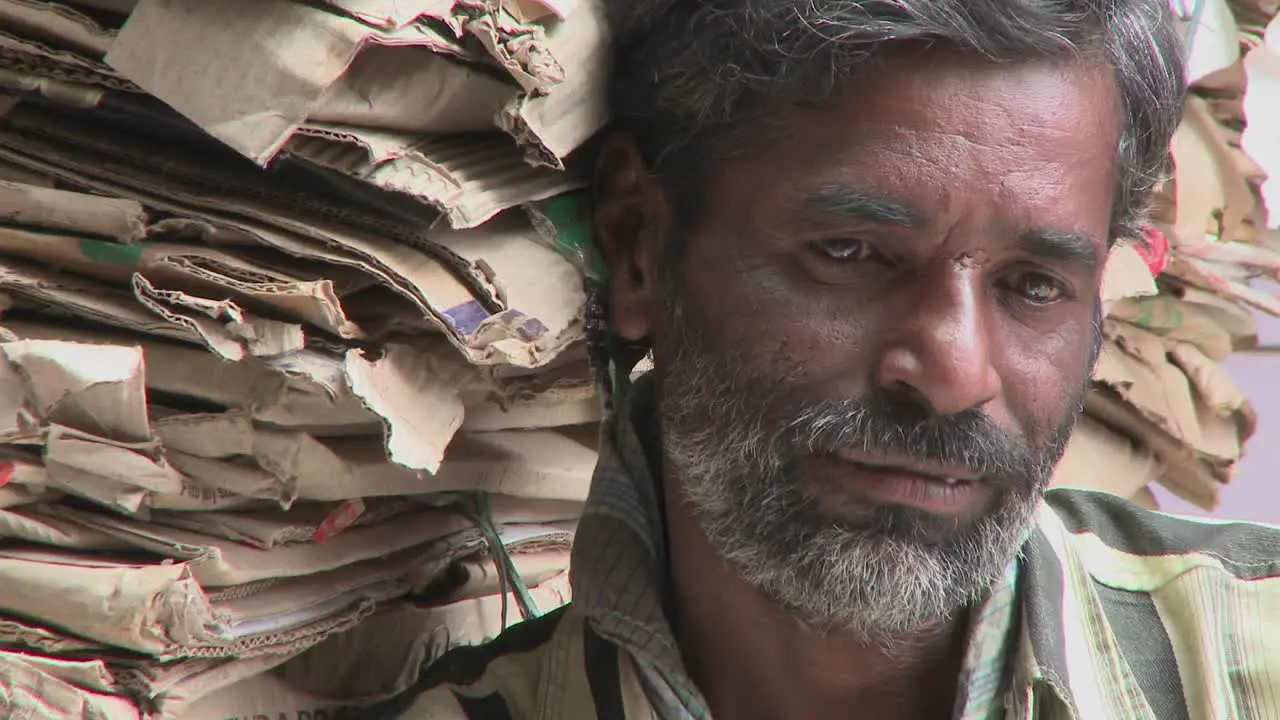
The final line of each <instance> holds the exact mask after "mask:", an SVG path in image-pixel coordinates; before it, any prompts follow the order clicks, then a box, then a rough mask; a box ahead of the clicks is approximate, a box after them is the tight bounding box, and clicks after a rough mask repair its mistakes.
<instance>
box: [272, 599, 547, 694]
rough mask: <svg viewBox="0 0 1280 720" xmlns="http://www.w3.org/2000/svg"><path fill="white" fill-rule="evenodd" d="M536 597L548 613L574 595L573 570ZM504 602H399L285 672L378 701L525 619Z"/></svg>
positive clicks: (322, 689) (308, 686) (294, 681)
mask: <svg viewBox="0 0 1280 720" xmlns="http://www.w3.org/2000/svg"><path fill="white" fill-rule="evenodd" d="M530 595H531V596H532V597H533V600H534V602H535V603H537V605H538V607H539V608H540V609H544V610H545V611H550V610H552V609H555V608H557V607H560V606H561V605H564V604H565V603H567V602H569V600H570V588H569V582H568V575H567V574H562V575H559V576H557V577H555V578H552V579H550V580H548V581H546V582H543V583H542V584H540V585H538V586H536V587H532V588H530ZM502 608H503V598H502V596H501V595H488V596H485V597H481V598H473V599H469V600H462V601H459V602H456V603H452V604H450V605H444V606H438V607H422V606H416V605H413V604H410V603H397V604H393V605H390V606H389V607H388V608H387V609H385V610H383V611H382V612H380V613H377V614H375V615H373V616H371V617H370V618H369V619H367V620H366V621H365V622H363V623H361V624H360V625H359V626H357V627H356V628H353V629H352V630H349V631H347V632H344V633H338V634H335V635H332V636H330V637H329V638H328V639H327V640H326V641H325V642H323V643H321V644H319V645H317V646H315V647H314V648H311V649H310V650H308V651H307V652H305V653H302V654H301V655H299V656H297V657H296V658H293V659H291V660H289V661H288V662H286V663H285V664H284V665H283V666H282V667H281V670H280V673H281V676H282V677H283V678H284V679H285V681H286V682H288V684H289V685H290V686H291V687H294V688H298V689H301V690H304V691H309V692H317V693H325V694H326V695H328V696H330V697H335V698H337V699H339V700H340V701H342V702H343V703H345V704H349V705H365V704H368V703H372V702H377V701H378V700H381V699H384V698H386V697H390V696H393V695H395V694H398V693H400V692H402V691H404V690H405V689H406V688H408V687H409V685H411V684H412V683H413V682H414V681H415V680H417V678H418V674H419V672H421V670H422V669H423V668H424V667H425V666H427V665H429V664H430V663H431V662H433V661H434V660H435V659H436V658H438V657H440V656H441V655H443V654H444V652H445V651H447V650H449V649H450V648H453V647H457V646H459V645H475V644H479V643H483V642H486V641H488V640H491V639H493V638H495V637H497V636H498V635H499V634H500V633H501V632H502V630H503V628H504V627H509V626H510V625H514V624H516V623H518V622H520V621H521V620H522V619H523V618H521V617H520V610H519V607H518V605H517V603H516V602H515V599H514V597H513V596H511V595H508V596H507V602H506V609H507V615H506V617H505V618H504V617H503V615H502Z"/></svg>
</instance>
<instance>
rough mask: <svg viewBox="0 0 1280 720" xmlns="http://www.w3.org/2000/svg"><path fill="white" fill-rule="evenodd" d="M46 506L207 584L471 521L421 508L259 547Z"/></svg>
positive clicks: (270, 573) (307, 565)
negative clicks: (184, 567) (321, 536)
mask: <svg viewBox="0 0 1280 720" xmlns="http://www.w3.org/2000/svg"><path fill="white" fill-rule="evenodd" d="M48 511H49V512H50V513H51V514H54V515H55V516H56V517H61V518H65V519H67V520H70V521H72V522H76V523H80V524H83V525H86V526H88V527H91V528H95V529H98V530H101V531H103V532H105V533H108V534H111V535H114V536H116V537H120V538H123V539H125V540H126V541H128V542H132V543H134V544H135V545H136V547H138V548H139V549H143V550H147V551H150V552H154V553H158V554H160V555H164V556H167V557H171V558H175V559H180V560H186V561H188V564H189V566H190V568H191V572H192V575H193V577H195V578H196V579H197V580H199V582H200V585H201V586H202V587H206V588H210V587H228V586H231V585H242V584H245V583H251V582H259V581H262V580H272V579H281V578H291V577H298V576H302V575H308V574H311V573H316V572H322V571H326V570H333V569H335V568H339V567H343V566H345V565H349V564H351V563H353V562H357V561H360V560H368V559H370V558H375V557H381V556H383V555H387V554H389V553H393V552H396V551H398V550H403V549H405V548H408V547H413V546H415V545H421V544H423V543H426V542H429V541H431V540H438V539H440V538H443V537H445V536H447V535H450V534H452V533H455V532H459V531H462V530H466V529H467V528H469V527H471V523H470V522H469V521H467V520H466V519H464V518H462V517H461V516H459V515H457V514H455V513H452V512H448V511H443V510H435V509H422V510H418V511H416V512H413V513H409V514H405V515H401V516H398V517H395V518H392V519H390V520H388V521H387V522H384V523H379V524H377V525H373V526H370V527H357V528H351V529H348V530H346V531H344V532H342V533H339V534H338V535H336V536H334V537H332V538H330V539H329V540H328V541H326V542H325V543H323V544H317V543H294V544H287V545H280V546H277V547H273V548H271V549H261V548H255V547H251V546H249V545H245V544H242V543H238V542H234V541H230V540H224V539H220V538H216V537H212V536H209V535H203V534H200V533H195V532H191V531H188V530H182V529H179V528H171V527H163V526H156V525H149V524H146V523H141V522H137V521H135V520H130V519H128V518H122V517H113V516H109V515H104V514H99V513H90V512H86V511H82V510H76V509H72V508H68V507H61V506H58V507H50V508H49V510H48Z"/></svg>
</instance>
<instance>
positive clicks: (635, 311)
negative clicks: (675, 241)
mask: <svg viewBox="0 0 1280 720" xmlns="http://www.w3.org/2000/svg"><path fill="white" fill-rule="evenodd" d="M595 189H596V200H595V231H596V233H595V235H596V243H597V246H598V248H599V251H600V254H601V256H602V258H603V260H604V263H605V266H606V267H607V268H608V271H609V309H610V316H611V321H612V324H613V331H614V332H615V333H617V334H618V335H619V336H621V337H622V338H624V339H626V340H631V341H638V340H643V339H645V338H646V337H648V336H649V334H650V332H651V331H652V329H653V321H654V317H655V315H654V311H655V309H656V308H660V307H661V305H660V300H661V298H660V297H659V293H660V288H661V285H660V283H659V282H658V280H659V265H658V263H659V260H660V258H661V257H662V250H661V244H662V240H661V239H662V237H663V235H664V232H665V229H666V227H665V225H666V217H667V210H666V207H665V205H666V203H665V197H664V196H663V194H662V190H661V188H660V186H659V185H658V183H657V181H656V180H655V179H654V178H653V177H652V176H651V174H650V173H649V169H648V167H647V166H646V164H645V162H644V159H643V158H642V157H641V155H640V153H639V151H638V150H637V149H636V146H635V143H634V142H633V141H632V140H631V138H630V137H628V136H627V135H625V134H622V133H615V134H613V135H610V136H608V137H606V138H604V139H603V140H602V142H601V145H600V151H599V159H598V162H597V166H596V176H595Z"/></svg>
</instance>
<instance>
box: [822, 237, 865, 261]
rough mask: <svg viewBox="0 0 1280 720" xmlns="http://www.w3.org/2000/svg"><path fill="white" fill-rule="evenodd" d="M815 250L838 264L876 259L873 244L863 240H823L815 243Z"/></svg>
mask: <svg viewBox="0 0 1280 720" xmlns="http://www.w3.org/2000/svg"><path fill="white" fill-rule="evenodd" d="M814 249H815V250H817V251H818V253H820V254H821V255H822V256H824V257H827V258H830V259H831V260H835V261H837V262H862V261H865V260H871V259H873V258H875V257H876V251H875V249H874V248H872V247H871V243H868V242H865V241H863V240H823V241H822V242H819V243H815V244H814Z"/></svg>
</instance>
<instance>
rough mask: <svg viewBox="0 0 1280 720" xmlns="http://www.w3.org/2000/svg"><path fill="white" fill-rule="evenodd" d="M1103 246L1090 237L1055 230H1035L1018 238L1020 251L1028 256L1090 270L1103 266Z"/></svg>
mask: <svg viewBox="0 0 1280 720" xmlns="http://www.w3.org/2000/svg"><path fill="white" fill-rule="evenodd" d="M1103 245H1104V243H1102V242H1100V241H1099V240H1098V239H1097V238H1095V237H1091V236H1089V235H1084V234H1081V233H1072V232H1057V231H1054V230H1033V231H1031V232H1027V233H1023V235H1022V237H1020V238H1018V246H1019V249H1020V250H1022V252H1024V253H1026V254H1028V255H1031V256H1034V257H1037V258H1041V259H1043V260H1049V261H1056V262H1064V263H1068V264H1071V265H1077V266H1080V267H1084V268H1087V269H1090V270H1094V269H1096V268H1097V267H1098V266H1100V265H1101V264H1102V250H1101V248H1102V247H1103Z"/></svg>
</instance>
